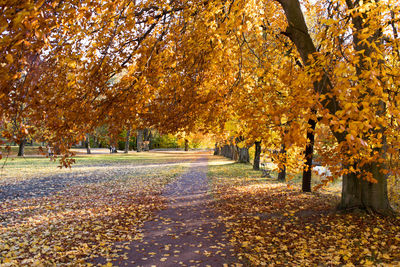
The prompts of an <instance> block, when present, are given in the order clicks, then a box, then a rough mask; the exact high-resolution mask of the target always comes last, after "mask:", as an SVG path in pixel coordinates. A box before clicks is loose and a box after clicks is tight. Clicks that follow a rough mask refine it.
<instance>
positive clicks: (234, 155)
mask: <svg viewBox="0 0 400 267" xmlns="http://www.w3.org/2000/svg"><path fill="white" fill-rule="evenodd" d="M231 151H232V157H231V159H232V160H234V161H238V160H239V151H238V148H237V146H236V145H234V144H231Z"/></svg>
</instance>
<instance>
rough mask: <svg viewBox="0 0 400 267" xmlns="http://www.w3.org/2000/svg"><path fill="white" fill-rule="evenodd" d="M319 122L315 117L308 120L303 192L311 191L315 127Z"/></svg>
mask: <svg viewBox="0 0 400 267" xmlns="http://www.w3.org/2000/svg"><path fill="white" fill-rule="evenodd" d="M316 125H317V122H316V121H315V120H313V119H309V120H308V127H309V128H308V130H307V145H306V151H305V154H304V156H305V159H306V164H305V166H304V168H303V182H302V190H303V192H311V177H312V161H313V154H314V139H315V133H314V132H315V127H316Z"/></svg>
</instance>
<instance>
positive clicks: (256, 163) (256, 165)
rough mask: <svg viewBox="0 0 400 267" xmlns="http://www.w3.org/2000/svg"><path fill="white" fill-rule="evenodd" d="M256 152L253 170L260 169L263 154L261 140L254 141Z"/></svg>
mask: <svg viewBox="0 0 400 267" xmlns="http://www.w3.org/2000/svg"><path fill="white" fill-rule="evenodd" d="M254 145H255V149H256V150H255V152H254V162H253V170H256V171H258V170H260V156H261V141H257V142H255V143H254Z"/></svg>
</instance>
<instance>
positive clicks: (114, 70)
mask: <svg viewBox="0 0 400 267" xmlns="http://www.w3.org/2000/svg"><path fill="white" fill-rule="evenodd" d="M0 10H1V15H0V27H1V30H0V34H1V42H0V50H1V64H0V86H1V92H0V104H1V105H0V112H1V114H2V115H1V116H2V117H1V121H2V124H5V123H7V122H10V121H14V123H15V124H16V125H18V126H19V127H18V130H17V131H15V130H13V131H12V130H7V129H5V130H4V131H3V136H4V137H6V138H7V139H8V140H15V141H19V140H21V137H22V136H24V135H27V134H29V133H34V132H37V131H39V129H40V131H41V138H42V139H43V140H46V141H48V142H50V143H51V144H52V145H53V146H57V147H58V149H59V150H60V151H61V152H63V153H66V154H65V155H68V148H69V147H70V146H71V145H72V144H74V143H76V142H77V141H78V140H82V139H83V138H84V136H85V133H87V132H88V131H90V130H93V129H94V128H95V127H97V126H99V125H101V124H103V123H104V122H108V123H109V125H113V126H115V127H117V128H118V127H119V128H121V127H124V126H125V125H127V124H129V125H134V126H135V127H138V128H139V127H156V128H157V129H159V130H161V131H164V132H178V131H181V132H187V133H189V132H194V131H203V132H212V133H214V134H216V135H217V136H220V137H223V136H225V137H226V136H227V130H229V131H230V132H231V135H234V136H242V137H243V138H244V140H246V142H247V143H248V144H251V143H253V142H254V141H256V140H262V141H263V142H264V143H265V144H267V145H268V146H275V147H279V146H281V145H282V144H285V146H286V148H287V150H288V151H289V153H288V154H292V155H293V156H292V160H291V161H290V160H289V161H285V162H286V163H285V164H292V165H293V168H295V167H300V166H302V165H303V164H304V161H302V160H298V155H300V156H301V155H302V152H301V151H302V148H303V147H304V146H306V144H307V142H308V141H309V139H307V136H306V133H307V131H308V132H310V131H314V130H313V129H312V127H310V125H311V124H310V123H314V125H315V124H318V125H317V129H316V130H315V131H316V133H317V134H320V135H321V136H323V137H324V145H322V146H320V147H318V153H319V155H320V156H321V160H322V162H323V163H324V165H327V166H329V167H330V169H331V170H332V173H333V176H332V177H331V178H330V179H334V178H335V177H339V176H343V184H344V187H343V190H344V192H347V193H346V194H344V195H343V198H342V206H343V207H344V208H352V207H363V208H367V209H372V210H374V211H381V212H385V211H388V210H390V205H389V203H388V200H387V193H386V181H387V178H388V176H389V175H392V176H397V175H398V172H399V168H398V158H399V150H398V147H399V141H400V140H399V138H398V134H397V132H398V127H399V118H400V117H399V116H400V109H399V107H398V106H399V100H400V99H399V95H398V91H399V86H400V83H399V81H400V79H399V76H400V70H399V57H400V47H399V45H400V39H399V38H398V27H399V15H398V14H400V4H399V1H398V0H387V1H372V0H371V1H370V0H368V1H359V0H346V1H345V0H328V1H316V2H315V3H314V2H312V3H311V2H308V1H301V2H299V1H297V0H279V1H272V0H263V1H243V0H239V1H237V0H231V1H209V0H194V1H176V0H169V1H158V0H149V1H127V0H125V1H96V0H91V1H83V0H79V1H78V0H67V1H59V0H55V1H51V0H48V1H46V0H41V1H6V2H3V3H1V5H0ZM317 122H318V123H317ZM232 123H233V124H235V125H236V126H234V127H233V128H232V127H230V128H231V129H229V125H232ZM371 185H373V186H371ZM385 195H386V197H385Z"/></svg>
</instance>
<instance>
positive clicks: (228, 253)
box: [114, 157, 237, 267]
mask: <svg viewBox="0 0 400 267" xmlns="http://www.w3.org/2000/svg"><path fill="white" fill-rule="evenodd" d="M207 164H208V163H207V158H206V157H201V158H200V159H198V160H197V161H196V162H194V163H192V164H191V166H190V168H189V170H188V171H187V172H186V173H185V174H183V175H182V176H181V177H179V178H178V179H177V180H176V181H175V182H173V183H171V184H169V185H167V186H166V188H165V189H164V192H163V195H164V196H165V197H166V198H167V202H168V208H167V209H165V210H162V211H160V212H159V213H158V214H157V215H156V216H155V218H154V219H153V220H152V221H149V222H146V223H145V224H144V227H143V228H142V234H143V239H142V240H140V241H134V242H132V243H130V245H129V247H130V249H129V250H128V251H127V254H126V257H125V259H124V260H119V261H116V262H114V264H115V265H118V266H213V267H214V266H236V264H235V262H237V261H236V260H235V258H234V256H233V249H232V248H231V247H230V246H229V238H228V235H227V234H226V231H225V227H224V224H223V222H220V221H219V220H218V214H217V213H216V212H215V210H214V209H213V197H212V196H211V195H210V192H209V190H208V183H207V176H206V171H207Z"/></svg>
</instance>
